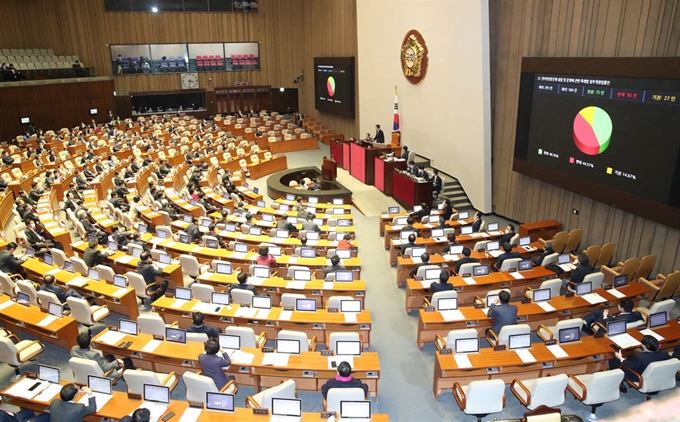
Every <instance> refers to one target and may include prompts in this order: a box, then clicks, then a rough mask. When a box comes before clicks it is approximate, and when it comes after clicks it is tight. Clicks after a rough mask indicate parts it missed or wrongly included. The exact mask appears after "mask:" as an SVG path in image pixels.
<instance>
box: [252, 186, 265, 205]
mask: <svg viewBox="0 0 680 422" xmlns="http://www.w3.org/2000/svg"><path fill="white" fill-rule="evenodd" d="M253 193H254V194H256V195H257V194H258V193H260V188H258V187H253ZM262 202H264V201H262ZM260 206H262V207H264V205H258V207H260Z"/></svg>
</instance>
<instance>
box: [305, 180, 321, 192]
mask: <svg viewBox="0 0 680 422" xmlns="http://www.w3.org/2000/svg"><path fill="white" fill-rule="evenodd" d="M307 190H321V185H320V184H319V181H318V180H317V179H314V180H313V181H312V184H311V185H310V186H309V187H308V188H307Z"/></svg>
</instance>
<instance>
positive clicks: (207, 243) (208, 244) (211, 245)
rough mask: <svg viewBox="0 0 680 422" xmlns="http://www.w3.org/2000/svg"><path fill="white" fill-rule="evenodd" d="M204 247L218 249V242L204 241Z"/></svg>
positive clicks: (212, 240) (213, 240)
mask: <svg viewBox="0 0 680 422" xmlns="http://www.w3.org/2000/svg"><path fill="white" fill-rule="evenodd" d="M205 247H206V248H209V249H219V247H220V242H219V241H217V240H215V239H206V240H205Z"/></svg>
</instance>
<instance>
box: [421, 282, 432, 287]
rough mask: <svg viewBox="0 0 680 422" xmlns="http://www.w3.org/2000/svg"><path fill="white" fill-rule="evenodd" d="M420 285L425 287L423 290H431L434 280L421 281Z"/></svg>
mask: <svg viewBox="0 0 680 422" xmlns="http://www.w3.org/2000/svg"><path fill="white" fill-rule="evenodd" d="M420 283H421V284H422V285H423V289H429V288H430V285H431V284H432V280H421V281H420Z"/></svg>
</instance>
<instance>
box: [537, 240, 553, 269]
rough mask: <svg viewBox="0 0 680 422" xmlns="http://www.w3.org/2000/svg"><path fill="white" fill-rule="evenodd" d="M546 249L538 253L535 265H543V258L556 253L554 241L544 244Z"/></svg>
mask: <svg viewBox="0 0 680 422" xmlns="http://www.w3.org/2000/svg"><path fill="white" fill-rule="evenodd" d="M543 247H544V248H545V249H543V252H541V253H540V254H538V256H537V257H536V258H534V265H535V266H539V265H543V260H544V259H545V257H546V256H548V255H552V254H554V253H555V250H554V249H553V247H552V243H550V242H548V243H546V244H545V245H543Z"/></svg>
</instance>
